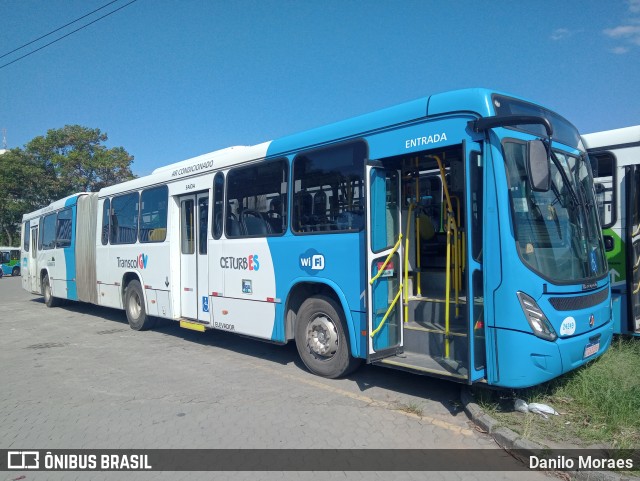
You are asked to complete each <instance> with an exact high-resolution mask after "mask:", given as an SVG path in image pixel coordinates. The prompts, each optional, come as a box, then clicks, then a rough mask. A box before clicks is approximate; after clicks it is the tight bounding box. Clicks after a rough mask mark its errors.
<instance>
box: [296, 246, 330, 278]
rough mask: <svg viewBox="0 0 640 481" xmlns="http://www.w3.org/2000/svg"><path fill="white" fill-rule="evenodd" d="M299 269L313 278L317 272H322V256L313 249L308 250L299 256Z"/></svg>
mask: <svg viewBox="0 0 640 481" xmlns="http://www.w3.org/2000/svg"><path fill="white" fill-rule="evenodd" d="M300 269H302V270H304V271H305V272H306V273H307V274H310V275H312V276H315V275H316V274H317V273H318V271H322V270H324V256H323V255H322V254H320V253H319V252H318V251H317V250H315V249H308V250H307V251H306V252H305V253H304V254H301V255H300Z"/></svg>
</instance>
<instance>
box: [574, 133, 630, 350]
mask: <svg viewBox="0 0 640 481" xmlns="http://www.w3.org/2000/svg"><path fill="white" fill-rule="evenodd" d="M582 138H583V140H584V143H585V145H586V147H587V151H588V152H589V156H590V157H591V161H592V167H593V176H594V178H595V186H596V198H597V201H598V210H599V213H600V219H601V223H602V228H603V233H604V242H605V250H606V251H607V258H608V260H609V267H610V269H611V295H612V298H613V318H614V332H615V333H617V334H626V335H631V336H636V337H640V125H636V126H634V127H626V128H623V129H615V130H608V131H604V132H596V133H593V134H587V135H583V136H582Z"/></svg>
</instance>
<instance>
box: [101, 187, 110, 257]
mask: <svg viewBox="0 0 640 481" xmlns="http://www.w3.org/2000/svg"><path fill="white" fill-rule="evenodd" d="M110 211H111V202H110V201H109V199H105V200H104V203H103V204H102V245H103V246H106V245H107V244H108V243H109V212H110Z"/></svg>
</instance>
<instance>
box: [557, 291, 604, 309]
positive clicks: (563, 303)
mask: <svg viewBox="0 0 640 481" xmlns="http://www.w3.org/2000/svg"><path fill="white" fill-rule="evenodd" d="M608 295H609V289H602V290H601V291H599V292H594V293H593V294H589V295H588V296H571V297H569V296H567V297H551V298H549V302H550V303H551V305H552V306H553V307H555V308H556V309H557V310H558V311H572V310H574V309H576V310H578V309H587V308H589V307H593V306H595V305H596V304H600V303H601V302H603V301H604V300H605V299H606V298H607V296H608Z"/></svg>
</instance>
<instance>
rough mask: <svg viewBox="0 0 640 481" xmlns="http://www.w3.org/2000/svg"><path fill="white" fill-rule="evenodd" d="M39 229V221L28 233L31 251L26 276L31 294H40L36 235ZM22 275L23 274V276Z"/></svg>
mask: <svg viewBox="0 0 640 481" xmlns="http://www.w3.org/2000/svg"><path fill="white" fill-rule="evenodd" d="M39 228H40V220H39V219H38V222H34V225H32V226H31V232H29V236H30V237H29V242H30V247H31V249H30V250H29V260H28V261H27V262H28V264H27V265H28V266H29V267H28V272H27V273H26V274H27V276H28V282H29V289H30V290H31V292H40V285H39V284H40V283H39V282H38V281H39V280H40V279H38V235H39ZM23 275H24V274H23Z"/></svg>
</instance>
